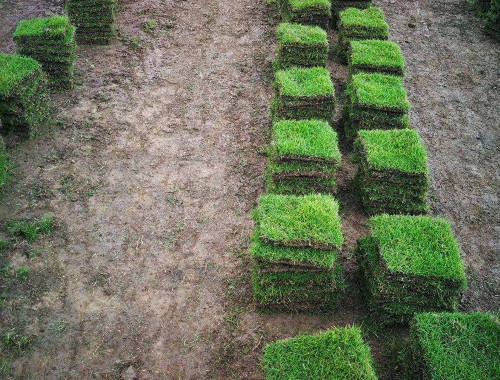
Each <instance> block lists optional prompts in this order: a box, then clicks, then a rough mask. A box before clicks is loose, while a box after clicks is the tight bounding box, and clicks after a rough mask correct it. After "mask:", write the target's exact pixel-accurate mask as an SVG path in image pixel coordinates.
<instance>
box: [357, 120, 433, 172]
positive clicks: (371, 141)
mask: <svg viewBox="0 0 500 380" xmlns="http://www.w3.org/2000/svg"><path fill="white" fill-rule="evenodd" d="M358 136H359V137H358V139H357V141H356V143H355V144H356V150H357V151H358V152H359V154H362V155H366V156H365V158H366V161H367V162H368V164H369V165H370V167H371V168H373V169H376V170H395V171H400V172H404V173H414V174H425V175H427V173H428V166H427V155H426V153H425V149H424V146H423V145H422V143H421V141H420V137H419V135H418V133H417V132H416V131H414V130H412V129H391V130H387V131H384V130H370V131H369V130H362V131H359V132H358Z"/></svg>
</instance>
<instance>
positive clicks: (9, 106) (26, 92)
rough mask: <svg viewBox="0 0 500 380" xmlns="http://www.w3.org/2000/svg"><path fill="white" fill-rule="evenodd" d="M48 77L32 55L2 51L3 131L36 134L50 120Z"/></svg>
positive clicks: (0, 109)
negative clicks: (30, 56) (29, 56)
mask: <svg viewBox="0 0 500 380" xmlns="http://www.w3.org/2000/svg"><path fill="white" fill-rule="evenodd" d="M49 116H50V112H49V98H48V94H47V77H46V75H45V73H44V72H43V70H42V66H41V65H40V63H38V62H37V61H35V60H34V59H32V58H28V57H21V56H17V55H8V54H0V119H1V121H2V130H11V131H15V132H19V133H21V134H26V135H30V136H31V137H34V136H35V135H36V134H37V133H38V131H39V130H40V129H41V128H42V127H43V126H44V125H45V124H46V123H47V122H48V119H49Z"/></svg>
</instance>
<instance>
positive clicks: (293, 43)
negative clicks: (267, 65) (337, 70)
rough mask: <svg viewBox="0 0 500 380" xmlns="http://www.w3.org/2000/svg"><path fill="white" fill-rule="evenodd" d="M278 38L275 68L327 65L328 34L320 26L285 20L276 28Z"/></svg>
mask: <svg viewBox="0 0 500 380" xmlns="http://www.w3.org/2000/svg"><path fill="white" fill-rule="evenodd" d="M276 38H277V40H278V53H277V57H276V61H275V65H274V66H275V69H287V68H290V67H293V66H298V67H315V66H323V67H325V66H326V62H327V60H328V48H329V45H328V36H327V34H326V32H325V31H324V30H323V29H321V28H320V27H318V26H309V25H301V24H291V23H286V22H283V23H281V24H279V25H278V28H277V29H276Z"/></svg>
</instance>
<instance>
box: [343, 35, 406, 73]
mask: <svg viewBox="0 0 500 380" xmlns="http://www.w3.org/2000/svg"><path fill="white" fill-rule="evenodd" d="M349 64H350V65H353V66H361V67H388V68H397V69H401V70H403V69H404V66H405V60H404V57H403V54H402V53H401V49H400V47H399V45H398V44H397V43H395V42H392V41H381V40H360V41H351V53H350V57H349Z"/></svg>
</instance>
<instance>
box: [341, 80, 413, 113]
mask: <svg viewBox="0 0 500 380" xmlns="http://www.w3.org/2000/svg"><path fill="white" fill-rule="evenodd" d="M348 91H349V93H351V91H352V94H353V95H354V97H355V103H356V104H357V105H358V106H364V107H372V108H377V109H385V110H387V109H389V110H395V111H401V112H408V110H409V108H410V102H409V101H408V98H407V96H406V90H405V88H404V86H403V79H402V78H400V77H396V76H393V75H386V74H378V73H374V74H365V73H359V74H355V75H353V76H352V79H351V82H350V83H349V89H348Z"/></svg>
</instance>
